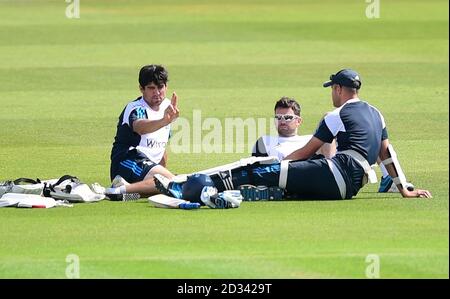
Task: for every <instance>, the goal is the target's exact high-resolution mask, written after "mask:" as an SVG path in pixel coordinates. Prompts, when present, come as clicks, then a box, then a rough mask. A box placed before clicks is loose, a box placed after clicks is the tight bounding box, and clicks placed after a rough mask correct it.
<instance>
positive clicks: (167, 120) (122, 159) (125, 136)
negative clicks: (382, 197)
mask: <svg viewBox="0 0 450 299" xmlns="http://www.w3.org/2000/svg"><path fill="white" fill-rule="evenodd" d="M167 82H168V72H167V70H166V69H165V68H164V67H163V66H161V65H146V66H144V67H142V68H141V70H140V72H139V89H140V91H141V93H142V96H140V97H138V98H137V99H136V100H134V101H132V102H130V103H128V104H127V105H126V106H125V108H124V109H123V111H122V113H121V114H120V116H119V121H118V124H117V133H116V136H115V140H114V144H113V147H112V151H111V169H110V171H111V172H110V175H111V180H112V188H107V189H106V192H105V195H106V196H107V197H108V198H110V199H111V200H135V199H138V198H139V197H140V195H142V194H147V195H150V194H154V193H156V192H157V190H156V189H155V186H154V181H153V175H154V174H156V173H159V174H162V175H164V176H165V177H168V178H171V177H173V174H172V173H171V172H170V171H168V170H167V169H166V168H165V167H164V166H165V165H166V162H167V152H166V145H167V143H168V141H169V137H170V124H171V123H172V122H173V121H175V120H176V119H177V117H178V116H179V113H180V112H179V110H178V107H177V101H178V97H177V95H176V93H175V92H174V93H173V95H172V99H171V100H169V99H167V98H166V93H167ZM125 181H126V182H125ZM128 183H135V184H132V185H128Z"/></svg>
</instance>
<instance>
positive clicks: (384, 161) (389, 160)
mask: <svg viewBox="0 0 450 299" xmlns="http://www.w3.org/2000/svg"><path fill="white" fill-rule="evenodd" d="M381 163H383V165H384V166H386V165H388V164H392V163H393V161H392V158H387V159H386V160H383V161H381Z"/></svg>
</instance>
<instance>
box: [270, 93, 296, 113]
mask: <svg viewBox="0 0 450 299" xmlns="http://www.w3.org/2000/svg"><path fill="white" fill-rule="evenodd" d="M277 108H291V109H292V110H293V111H294V114H295V115H297V116H300V111H301V108H300V104H299V103H298V102H297V101H296V100H295V99H294V98H288V97H282V98H281V99H279V100H278V101H277V103H276V104H275V108H274V109H273V110H274V111H275V110H277Z"/></svg>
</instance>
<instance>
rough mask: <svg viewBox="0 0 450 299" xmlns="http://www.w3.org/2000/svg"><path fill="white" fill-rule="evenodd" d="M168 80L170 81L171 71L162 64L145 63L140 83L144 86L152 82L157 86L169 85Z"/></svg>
mask: <svg viewBox="0 0 450 299" xmlns="http://www.w3.org/2000/svg"><path fill="white" fill-rule="evenodd" d="M167 81H169V73H168V72H167V70H166V69H165V68H164V67H163V66H162V65H156V64H150V65H145V66H143V67H142V68H141V70H140V71H139V85H141V86H142V87H145V86H147V85H148V84H150V83H154V84H155V85H156V86H161V85H167Z"/></svg>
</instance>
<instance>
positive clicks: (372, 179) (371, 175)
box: [339, 150, 378, 184]
mask: <svg viewBox="0 0 450 299" xmlns="http://www.w3.org/2000/svg"><path fill="white" fill-rule="evenodd" d="M339 153H342V154H347V155H349V156H351V157H352V158H353V159H355V161H356V162H358V164H359V165H360V166H361V167H362V168H363V169H364V173H365V174H366V175H367V180H368V181H369V183H371V184H375V183H376V182H377V181H378V180H377V174H376V173H375V170H373V168H372V166H371V165H370V164H369V162H368V161H367V160H366V159H365V158H364V157H363V156H362V155H361V154H360V153H358V152H357V151H355V150H345V151H342V152H339ZM366 182H367V181H366Z"/></svg>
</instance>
